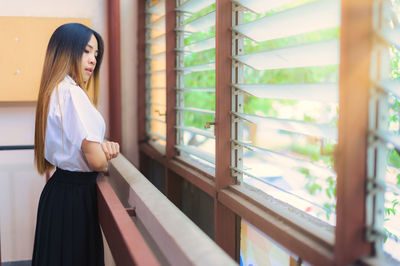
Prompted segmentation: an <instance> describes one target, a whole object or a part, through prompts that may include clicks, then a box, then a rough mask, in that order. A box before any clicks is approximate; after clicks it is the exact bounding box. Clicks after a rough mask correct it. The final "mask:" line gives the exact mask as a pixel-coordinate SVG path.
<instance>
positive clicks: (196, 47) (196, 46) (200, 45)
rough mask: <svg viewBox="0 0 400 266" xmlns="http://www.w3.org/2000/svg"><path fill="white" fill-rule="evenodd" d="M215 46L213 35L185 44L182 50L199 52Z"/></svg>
mask: <svg viewBox="0 0 400 266" xmlns="http://www.w3.org/2000/svg"><path fill="white" fill-rule="evenodd" d="M212 48H215V37H212V38H208V39H205V40H202V41H199V42H195V43H192V44H189V45H187V46H185V48H184V51H187V52H201V51H205V50H209V49H212Z"/></svg>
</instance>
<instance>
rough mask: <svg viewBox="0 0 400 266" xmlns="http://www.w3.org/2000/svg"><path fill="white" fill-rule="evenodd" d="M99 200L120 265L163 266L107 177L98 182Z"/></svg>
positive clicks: (104, 226)
mask: <svg viewBox="0 0 400 266" xmlns="http://www.w3.org/2000/svg"><path fill="white" fill-rule="evenodd" d="M97 199H98V209H99V222H100V226H101V228H102V230H103V232H104V235H105V237H106V240H107V244H108V245H109V247H110V250H111V253H112V255H113V259H114V261H115V262H116V265H118V266H120V265H121V266H124V265H143V266H147V265H159V263H158V261H157V259H156V258H155V256H154V255H153V253H152V251H151V250H150V248H149V247H148V246H147V243H146V241H145V240H144V239H143V237H142V235H141V233H140V232H139V230H138V229H137V227H136V226H135V224H134V223H133V221H132V219H131V217H130V216H129V215H128V212H127V210H126V209H125V208H124V207H123V206H122V203H121V202H120V200H119V199H118V197H117V195H116V194H115V192H114V190H113V189H112V187H111V186H110V184H109V183H108V181H107V178H106V177H104V176H101V177H99V178H98V179H97ZM131 214H133V213H132V212H131Z"/></svg>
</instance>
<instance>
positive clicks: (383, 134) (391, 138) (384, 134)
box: [373, 131, 400, 150]
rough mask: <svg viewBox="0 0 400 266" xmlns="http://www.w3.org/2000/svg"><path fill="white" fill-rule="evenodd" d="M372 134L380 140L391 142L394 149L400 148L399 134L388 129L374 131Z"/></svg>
mask: <svg viewBox="0 0 400 266" xmlns="http://www.w3.org/2000/svg"><path fill="white" fill-rule="evenodd" d="M373 134H374V135H375V136H376V137H378V138H379V139H381V140H382V141H384V142H387V143H390V144H392V145H393V146H394V148H395V149H397V150H400V136H398V135H394V134H393V133H391V132H388V131H376V132H373Z"/></svg>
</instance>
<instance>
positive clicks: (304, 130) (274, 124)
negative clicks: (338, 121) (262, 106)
mask: <svg viewBox="0 0 400 266" xmlns="http://www.w3.org/2000/svg"><path fill="white" fill-rule="evenodd" d="M233 114H234V115H235V116H237V117H238V118H241V119H243V120H246V121H248V122H251V123H254V124H257V125H259V124H262V125H263V126H266V127H269V128H272V129H279V130H285V131H289V132H293V133H300V134H303V135H307V136H313V137H317V138H329V139H334V140H336V139H337V129H336V127H334V126H329V125H318V124H313V123H308V122H303V121H297V120H290V119H278V118H272V117H264V116H257V115H249V114H243V113H236V112H233Z"/></svg>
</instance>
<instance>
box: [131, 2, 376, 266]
mask: <svg viewBox="0 0 400 266" xmlns="http://www.w3.org/2000/svg"><path fill="white" fill-rule="evenodd" d="M165 2H166V56H167V58H166V60H167V61H166V68H167V70H166V71H167V81H166V83H167V84H166V93H167V117H166V119H167V144H166V145H167V146H166V152H165V154H161V153H160V152H158V151H157V150H156V149H154V147H152V146H151V145H149V144H148V143H147V140H146V135H145V132H144V131H145V128H144V125H145V119H144V113H143V108H141V107H143V106H144V105H145V104H144V102H145V98H144V63H143V62H144V60H142V59H144V58H142V57H144V56H143V49H144V25H145V24H144V22H145V21H144V16H145V15H144V1H143V0H142V1H138V12H139V16H138V60H139V61H138V66H139V71H138V88H139V89H138V96H139V97H138V104H139V105H138V106H139V119H138V120H139V125H138V133H139V150H140V154H141V155H142V154H144V155H146V156H148V157H150V158H152V159H154V160H156V161H158V162H159V163H161V164H162V165H163V166H164V167H165V169H166V171H165V172H166V195H167V196H168V197H169V198H170V199H171V200H172V201H174V197H175V200H176V191H179V189H180V188H179V182H176V180H175V177H174V175H178V176H180V177H182V178H184V179H186V180H187V181H189V182H190V183H192V184H194V185H195V186H196V187H198V188H199V189H201V190H202V191H204V192H205V193H207V194H208V195H210V196H211V197H212V198H213V199H214V217H215V218H214V227H215V230H214V231H215V234H214V240H215V241H216V242H217V243H218V244H219V245H220V246H221V247H222V248H223V249H224V250H225V251H226V252H227V253H228V254H229V255H230V256H231V257H233V258H234V259H236V260H237V261H239V245H240V239H239V237H240V231H239V229H238V218H237V217H238V216H240V217H243V218H244V219H246V220H247V221H248V222H250V223H252V224H253V225H254V226H256V227H257V228H258V229H260V230H261V231H262V232H264V233H265V234H267V235H268V236H270V237H272V238H273V239H274V240H275V241H277V242H278V243H279V244H281V245H282V246H284V247H285V248H287V249H288V250H290V251H291V252H293V253H295V254H297V255H298V256H300V257H301V258H302V259H303V260H305V261H307V262H310V263H312V264H318V265H319V264H321V265H331V264H338V265H342V264H348V263H354V262H355V261H356V260H358V259H360V257H363V256H372V255H373V247H372V244H371V243H370V242H367V240H366V238H365V219H366V218H365V202H366V167H367V160H366V153H367V133H368V102H369V88H370V86H371V82H370V80H369V78H368V77H369V72H370V66H369V65H370V64H369V60H370V56H371V49H372V41H373V32H372V4H373V0H342V1H341V31H340V65H339V125H338V133H339V134H338V146H337V150H336V152H335V158H336V159H335V160H336V163H335V165H336V171H337V211H336V216H337V222H336V228H335V233H334V236H332V239H331V240H328V241H326V240H322V239H321V238H318V237H315V236H314V235H313V234H312V233H311V232H310V231H312V230H313V228H312V227H311V228H310V229H309V230H305V229H304V228H299V227H298V226H297V222H298V221H297V220H288V219H286V218H285V215H284V214H282V213H276V212H275V211H273V210H271V208H269V207H268V206H267V205H266V204H264V203H263V201H262V200H258V198H259V197H258V196H259V195H257V193H256V192H254V191H251V190H246V189H243V188H240V187H238V186H237V185H235V178H234V177H233V176H232V173H231V158H232V156H233V155H232V153H231V143H230V136H231V131H232V125H233V123H232V121H231V110H232V96H231V83H232V76H231V75H232V71H231V69H232V65H231V64H232V63H231V62H232V61H231V49H232V33H231V27H232V17H233V16H234V15H235V14H234V13H233V12H232V11H233V10H232V1H231V0H217V1H216V36H215V37H216V50H215V51H216V55H215V58H216V67H215V71H216V84H215V85H216V88H215V90H216V101H215V102H216V106H215V108H216V116H215V122H216V126H215V136H216V148H215V149H216V150H215V153H216V155H215V160H216V168H215V178H213V177H212V176H210V175H209V174H207V173H205V172H204V171H202V170H201V169H199V168H196V167H195V166H193V165H190V164H187V163H186V162H184V161H182V160H180V159H179V158H178V157H177V151H176V149H175V144H176V131H175V124H176V109H175V104H176V94H175V93H176V92H175V87H176V75H175V66H176V51H175V45H176V38H175V30H174V29H175V25H176V19H175V12H176V11H175V0H165ZM355 14H356V15H357V16H355ZM227 48H229V49H227ZM360 58H361V59H363V60H360ZM360 61H361V62H362V64H360ZM222 99H223V100H222ZM227 99H229V100H227ZM354 101H357V103H360V104H361V107H360V106H359V105H355V104H354ZM228 154H229V156H227V155H228ZM288 229H290V230H288ZM334 239H336V240H334Z"/></svg>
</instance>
